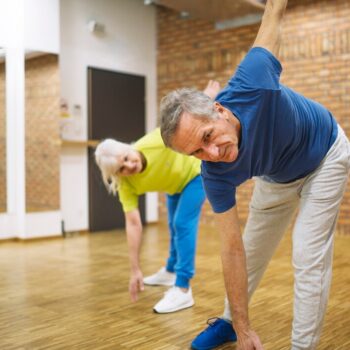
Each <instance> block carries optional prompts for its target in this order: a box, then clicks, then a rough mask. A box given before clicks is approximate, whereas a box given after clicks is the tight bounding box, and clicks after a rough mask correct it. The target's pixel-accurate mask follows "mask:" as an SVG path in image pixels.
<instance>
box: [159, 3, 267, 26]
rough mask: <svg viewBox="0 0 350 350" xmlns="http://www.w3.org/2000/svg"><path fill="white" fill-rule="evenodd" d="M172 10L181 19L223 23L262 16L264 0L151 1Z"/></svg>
mask: <svg viewBox="0 0 350 350" xmlns="http://www.w3.org/2000/svg"><path fill="white" fill-rule="evenodd" d="M152 3H154V4H156V5H162V6H165V7H168V8H170V9H173V10H175V11H177V12H179V13H180V14H182V16H183V17H185V16H188V17H191V18H198V19H205V20H212V21H225V20H233V19H236V18H242V17H247V16H252V15H262V13H263V10H264V4H265V3H266V0H152Z"/></svg>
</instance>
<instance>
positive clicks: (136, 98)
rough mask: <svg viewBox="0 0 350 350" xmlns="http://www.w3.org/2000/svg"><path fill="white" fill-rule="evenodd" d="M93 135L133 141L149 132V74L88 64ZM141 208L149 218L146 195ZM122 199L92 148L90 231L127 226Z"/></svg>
mask: <svg viewBox="0 0 350 350" xmlns="http://www.w3.org/2000/svg"><path fill="white" fill-rule="evenodd" d="M88 103H89V111H88V113H89V139H92V140H103V139H105V138H114V139H117V140H119V141H122V142H133V141H136V140H137V139H139V138H140V137H142V136H143V135H144V134H145V78H144V77H142V76H137V75H130V74H124V73H119V72H113V71H108V70H103V69H96V68H91V67H89V68H88ZM139 209H140V212H141V217H142V220H143V222H144V221H145V220H144V218H145V198H144V196H142V197H140V201H139ZM124 224H125V220H124V214H123V211H122V207H121V204H120V203H119V199H118V198H117V197H114V196H112V195H109V194H108V193H107V190H106V188H105V186H104V184H103V182H102V178H101V175H100V172H99V169H98V167H97V165H96V163H95V159H94V149H93V148H89V226H90V227H89V228H90V231H92V232H93V231H102V230H110V229H114V228H121V227H124Z"/></svg>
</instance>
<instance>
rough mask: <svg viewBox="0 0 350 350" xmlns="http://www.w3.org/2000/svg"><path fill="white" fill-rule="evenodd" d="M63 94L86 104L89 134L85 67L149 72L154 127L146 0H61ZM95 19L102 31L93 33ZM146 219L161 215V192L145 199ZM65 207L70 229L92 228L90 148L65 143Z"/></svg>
mask: <svg viewBox="0 0 350 350" xmlns="http://www.w3.org/2000/svg"><path fill="white" fill-rule="evenodd" d="M60 14H61V21H60V28H61V32H60V37H61V40H60V47H61V50H60V74H61V96H62V97H63V98H65V99H66V100H67V102H68V104H69V106H70V108H72V106H73V105H80V106H81V107H82V109H81V113H82V117H83V133H82V135H81V138H82V139H86V138H87V102H88V101H87V67H88V66H93V67H96V68H104V69H110V70H115V71H119V72H126V73H132V74H138V75H143V76H145V77H146V126H147V130H148V131H150V130H152V129H153V128H154V127H155V126H156V114H157V105H156V101H157V97H156V53H157V52H156V17H155V16H156V13H155V8H154V7H153V6H145V5H144V3H143V0H99V1H96V0H61V1H60ZM90 20H96V21H97V22H98V23H100V24H102V25H103V26H104V28H105V33H104V35H103V34H102V35H101V34H92V33H91V32H89V30H88V26H87V24H88V22H89V21H90ZM147 204H148V205H147V213H146V216H147V220H148V221H154V220H156V219H157V215H158V211H157V196H155V195H150V196H148V198H147ZM61 206H62V215H63V220H64V222H65V229H66V230H67V231H74V230H85V229H88V227H89V223H88V173H87V152H86V149H85V148H84V147H81V148H76V147H75V148H69V147H68V146H67V147H64V148H63V150H62V154H61Z"/></svg>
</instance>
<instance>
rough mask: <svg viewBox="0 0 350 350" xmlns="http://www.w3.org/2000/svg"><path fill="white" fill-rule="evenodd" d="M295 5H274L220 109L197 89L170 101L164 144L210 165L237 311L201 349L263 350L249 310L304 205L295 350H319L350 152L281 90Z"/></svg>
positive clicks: (331, 124) (321, 119)
mask: <svg viewBox="0 0 350 350" xmlns="http://www.w3.org/2000/svg"><path fill="white" fill-rule="evenodd" d="M286 5H287V0H268V1H267V4H266V8H265V13H264V16H263V19H262V23H261V27H260V29H259V32H258V35H257V37H256V40H255V42H254V45H253V48H252V49H251V50H250V51H249V52H248V53H247V55H246V57H245V58H244V59H243V61H242V62H241V64H240V65H239V66H238V68H237V70H236V72H235V74H234V75H233V77H232V78H231V79H230V81H229V83H228V85H227V86H226V87H225V88H224V89H223V90H222V91H221V92H220V93H219V94H218V96H217V97H216V101H215V102H214V104H213V102H212V101H211V100H210V99H209V98H208V97H206V96H205V95H204V94H203V93H200V92H197V91H195V90H190V89H182V90H177V91H174V92H172V93H170V94H168V95H167V96H166V97H165V98H164V99H163V100H162V104H161V115H162V121H161V133H162V137H163V140H164V142H165V144H166V145H167V146H170V147H171V148H173V149H174V150H176V151H178V152H181V153H184V154H188V155H194V156H195V157H197V158H199V159H201V160H202V161H203V162H202V177H203V181H204V185H205V189H206V192H207V195H208V199H209V201H210V203H211V205H212V207H213V210H214V212H215V213H216V214H215V217H216V222H217V226H218V229H219V231H220V233H221V240H222V249H221V257H222V264H223V272H224V279H225V287H226V294H227V299H228V302H227V300H226V305H225V311H224V315H223V317H222V318H218V319H216V320H215V322H213V323H212V324H211V325H210V327H208V328H207V329H206V330H205V331H204V332H202V333H201V334H200V335H199V336H198V337H197V338H196V339H195V340H194V341H193V342H192V348H194V349H200V350H204V349H212V348H214V347H216V346H218V345H220V344H222V343H225V342H227V341H232V340H236V334H237V338H238V347H237V349H240V350H243V349H244V350H250V349H262V348H263V347H262V344H261V341H260V339H259V337H258V335H257V334H256V333H255V332H254V331H253V330H252V328H251V327H250V323H249V317H248V301H249V299H250V298H251V296H252V294H253V292H254V290H255V289H256V288H257V286H258V283H259V281H260V280H261V278H262V276H263V273H264V271H265V269H266V267H267V265H268V263H269V261H270V259H271V257H272V255H273V253H274V251H275V249H276V247H277V245H278V243H279V242H280V240H281V238H282V236H283V233H284V232H285V230H286V228H287V226H288V223H289V222H290V220H291V219H292V217H293V214H294V212H295V211H296V208H297V207H298V206H299V213H298V216H297V219H296V222H295V226H294V231H293V266H294V271H295V283H294V319H293V330H292V349H293V350H301V349H315V347H316V345H317V343H318V341H319V338H320V333H321V326H322V321H323V317H324V314H325V310H326V305H327V299H328V292H329V288H330V282H331V272H332V249H333V233H334V229H335V224H336V219H337V214H338V210H339V206H340V202H341V199H342V196H343V192H344V190H345V186H346V182H347V177H348V172H349V167H350V150H349V148H350V147H349V141H348V139H347V137H346V136H345V135H344V132H343V131H342V129H341V128H340V127H339V125H337V122H336V121H335V119H334V118H333V116H332V115H331V113H330V112H329V111H328V110H327V109H326V108H325V107H323V106H321V105H320V104H318V103H316V102H314V101H312V100H310V99H307V98H305V97H303V96H302V95H300V94H298V93H296V92H295V91H293V90H291V89H289V88H287V87H286V86H284V85H282V84H281V83H280V81H279V80H280V74H281V71H282V67H281V64H280V62H279V61H278V59H277V57H278V51H279V46H280V29H281V21H282V18H283V14H284V12H285V8H286ZM252 177H256V184H255V189H254V193H253V197H252V200H251V205H250V213H249V217H248V221H247V224H246V227H245V233H244V235H243V239H242V236H241V234H240V229H239V220H238V216H237V209H236V199H235V194H236V188H237V187H238V186H239V185H240V184H242V183H243V182H244V181H246V180H247V179H250V178H252ZM231 321H232V322H233V325H234V330H233V328H232V325H231ZM235 332H236V334H235Z"/></svg>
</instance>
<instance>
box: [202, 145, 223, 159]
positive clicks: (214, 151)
mask: <svg viewBox="0 0 350 350" xmlns="http://www.w3.org/2000/svg"><path fill="white" fill-rule="evenodd" d="M203 149H204V151H205V153H206V154H207V155H208V158H209V159H212V160H215V159H217V158H218V157H219V147H217V146H215V145H214V144H209V145H207V146H204V147H203Z"/></svg>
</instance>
